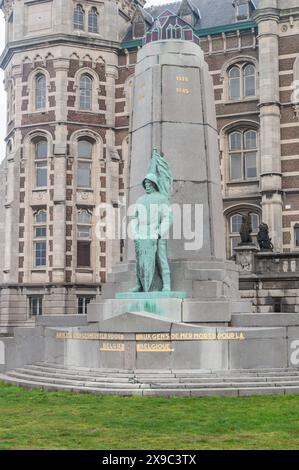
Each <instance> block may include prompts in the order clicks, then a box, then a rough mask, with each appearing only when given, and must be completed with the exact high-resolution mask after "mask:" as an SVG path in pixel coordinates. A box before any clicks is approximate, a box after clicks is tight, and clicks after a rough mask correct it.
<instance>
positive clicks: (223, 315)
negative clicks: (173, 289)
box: [182, 299, 231, 323]
mask: <svg viewBox="0 0 299 470" xmlns="http://www.w3.org/2000/svg"><path fill="white" fill-rule="evenodd" d="M182 320H183V322H186V323H202V322H203V323H217V322H220V323H221V322H229V321H230V320H231V306H230V302H229V301H228V300H223V301H218V300H217V301H203V300H193V299H192V300H188V299H187V300H185V301H184V303H183V315H182Z"/></svg>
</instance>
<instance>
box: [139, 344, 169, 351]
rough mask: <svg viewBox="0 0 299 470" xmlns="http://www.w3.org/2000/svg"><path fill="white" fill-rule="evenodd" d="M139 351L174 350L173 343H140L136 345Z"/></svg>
mask: <svg viewBox="0 0 299 470" xmlns="http://www.w3.org/2000/svg"><path fill="white" fill-rule="evenodd" d="M136 350H137V352H173V351H174V349H173V348H172V347H171V343H164V342H161V343H139V344H137V345H136Z"/></svg>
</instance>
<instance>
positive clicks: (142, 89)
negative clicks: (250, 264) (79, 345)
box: [90, 40, 251, 324]
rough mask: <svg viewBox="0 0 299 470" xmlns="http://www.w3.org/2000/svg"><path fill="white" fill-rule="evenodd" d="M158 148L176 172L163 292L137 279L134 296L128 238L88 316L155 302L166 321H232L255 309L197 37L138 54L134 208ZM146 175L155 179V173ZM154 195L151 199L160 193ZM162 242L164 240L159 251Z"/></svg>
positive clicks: (131, 202) (130, 200)
mask: <svg viewBox="0 0 299 470" xmlns="http://www.w3.org/2000/svg"><path fill="white" fill-rule="evenodd" d="M153 148H156V149H157V151H156V154H157V155H159V154H160V155H164V156H165V160H164V161H167V162H169V167H170V168H171V171H172V176H173V192H172V197H171V204H172V207H173V208H174V210H173V229H172V233H171V234H170V239H169V243H168V251H169V266H170V272H171V279H169V269H168V263H167V262H165V263H164V266H165V272H164V273H162V277H163V276H164V279H163V281H164V284H165V285H164V288H163V292H160V293H159V295H156V296H155V295H154V292H148V293H147V292H140V291H141V290H143V291H147V290H155V289H150V288H149V287H148V286H147V287H146V288H145V289H140V282H139V281H138V282H137V286H136V289H135V291H137V292H135V293H134V292H131V293H130V292H129V291H132V288H133V286H134V283H135V270H136V265H135V253H136V250H135V247H136V242H135V243H134V242H133V241H132V240H128V243H127V261H126V263H123V264H122V265H119V266H116V267H115V268H114V269H113V272H112V274H111V275H110V276H109V278H108V283H107V284H106V285H105V286H104V287H103V301H102V302H100V303H99V304H95V303H93V305H91V306H90V318H92V319H93V320H96V319H97V318H98V319H99V320H100V319H101V320H103V319H104V318H107V315H109V316H110V315H111V311H114V312H116V313H117V314H119V313H120V312H123V313H125V312H127V311H132V308H133V310H134V311H135V312H136V308H137V311H139V312H142V311H148V310H149V305H150V311H151V312H153V311H154V312H164V315H165V316H166V317H167V318H172V319H176V320H179V321H182V322H186V323H190V322H192V323H199V322H206V323H209V324H215V323H220V324H227V323H228V322H229V321H230V319H231V314H232V313H233V312H234V313H240V312H243V311H249V310H250V308H251V307H250V302H248V301H242V300H241V299H240V298H239V294H238V268H237V267H236V265H235V264H234V263H232V262H230V261H227V260H226V259H225V258H226V255H225V235H224V218H223V213H222V195H221V181H220V169H219V150H218V133H217V126H216V112H215V104H214V96H213V87H212V82H211V77H210V75H209V71H208V67H207V64H206V62H205V61H204V56H203V52H202V50H201V49H200V47H199V46H198V45H197V44H196V43H194V42H191V41H182V40H171V41H157V42H151V43H149V44H146V45H145V46H144V47H143V48H142V49H141V50H140V51H139V53H138V61H137V66H136V73H135V85H134V100H133V113H132V126H131V166H130V180H129V188H128V207H131V206H133V205H134V204H136V201H138V200H139V201H140V199H139V198H140V197H142V193H143V191H144V187H143V186H142V184H141V182H143V181H144V177H145V169H146V168H149V167H150V165H151V162H152V150H153ZM148 179H151V180H152V184H153V185H154V184H155V181H153V178H152V177H151V178H148ZM153 194H154V195H153ZM153 194H152V195H151V197H152V198H153V197H156V196H157V195H159V192H156V193H153ZM155 194H156V196H155ZM143 197H144V196H143ZM165 197H169V195H167V196H165ZM187 229H189V232H188V233H186V232H187ZM174 232H175V233H174ZM191 235H192V236H193V238H191ZM164 244H165V241H164V240H162V241H161V242H160V241H158V246H160V247H161V249H160V252H161V253H163V250H164V248H163V246H164ZM134 245H135V246H134ZM164 251H165V250H164ZM162 258H164V259H166V258H165V256H163V255H162ZM139 259H140V258H139ZM162 265H163V262H162ZM139 270H140V265H139V263H137V271H139ZM170 285H171V292H168V293H167V290H168V291H169V290H170V289H169V287H170ZM156 290H160V289H156ZM138 291H139V292H138ZM161 294H165V295H164V298H163V295H161ZM104 299H107V300H104ZM137 299H138V300H139V302H137V303H138V305H137V304H136V302H135V301H136V300H137ZM141 299H142V300H143V304H142V302H141ZM149 300H150V302H149ZM108 312H110V313H109V314H108ZM102 314H103V315H104V316H102Z"/></svg>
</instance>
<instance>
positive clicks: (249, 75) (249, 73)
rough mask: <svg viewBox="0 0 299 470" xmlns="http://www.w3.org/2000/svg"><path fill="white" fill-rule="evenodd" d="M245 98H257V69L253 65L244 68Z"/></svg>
mask: <svg viewBox="0 0 299 470" xmlns="http://www.w3.org/2000/svg"><path fill="white" fill-rule="evenodd" d="M244 96H245V97H247V96H255V67H254V66H253V65H252V64H248V65H246V66H245V67H244Z"/></svg>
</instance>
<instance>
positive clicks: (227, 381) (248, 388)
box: [0, 362, 299, 397]
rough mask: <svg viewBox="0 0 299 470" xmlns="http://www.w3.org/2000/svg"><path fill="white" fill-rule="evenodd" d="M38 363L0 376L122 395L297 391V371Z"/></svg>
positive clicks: (17, 382) (53, 387)
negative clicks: (110, 367)
mask: <svg viewBox="0 0 299 470" xmlns="http://www.w3.org/2000/svg"><path fill="white" fill-rule="evenodd" d="M100 374H103V371H101V369H94V370H93V369H89V368H82V367H74V368H72V367H69V366H68V367H67V366H62V365H56V364H46V363H42V362H41V363H36V364H31V365H27V366H24V367H22V368H19V369H16V370H11V371H8V372H6V373H5V374H0V380H3V381H5V382H7V383H11V384H13V385H17V386H22V387H27V388H34V387H38V388H42V389H45V390H69V391H76V392H90V393H96V394H100V395H111V394H114V395H121V396H133V395H139V396H141V395H143V396H167V397H170V396H188V397H191V396H194V397H195V396H198V397H199V396H248V395H261V394H277V393H279V394H287V393H299V370H298V369H265V370H260V369H255V370H254V369H253V370H233V371H210V372H208V371H207V370H202V371H200V370H197V371H191V370H183V371H167V372H166V373H165V371H162V370H160V371H152V370H149V371H145V370H144V369H143V370H135V371H131V370H130V371H121V370H117V371H116V370H115V369H109V370H107V369H106V370H105V372H104V374H105V376H101V375H100Z"/></svg>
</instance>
